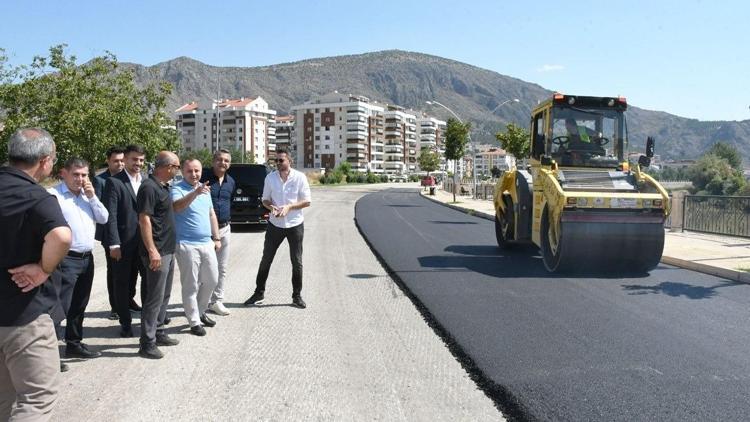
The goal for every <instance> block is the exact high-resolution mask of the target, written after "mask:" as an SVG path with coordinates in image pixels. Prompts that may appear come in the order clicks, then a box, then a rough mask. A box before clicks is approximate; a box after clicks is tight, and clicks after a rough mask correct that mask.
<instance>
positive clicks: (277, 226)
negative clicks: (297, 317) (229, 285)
mask: <svg viewBox="0 0 750 422" xmlns="http://www.w3.org/2000/svg"><path fill="white" fill-rule="evenodd" d="M263 206H264V207H266V208H267V209H268V210H270V211H271V215H270V218H269V220H268V228H267V229H266V239H265V242H264V243H263V258H262V259H261V261H260V267H258V275H257V276H256V279H255V292H254V293H253V295H252V296H250V298H249V299H247V300H246V301H245V305H256V304H259V303H261V302H262V301H263V299H264V298H265V297H264V294H265V290H266V280H267V279H268V272H269V270H270V269H271V263H272V262H273V258H274V256H276V251H277V250H278V249H279V246H280V245H281V242H283V241H284V239H287V241H288V242H289V255H290V258H291V261H292V304H293V305H294V306H296V307H298V308H301V309H304V308H306V307H307V305H306V304H305V301H303V300H302V240H303V237H304V233H305V227H304V217H303V215H302V209H303V208H307V207H309V206H310V185H309V183H308V182H307V177H306V176H305V175H304V174H303V173H302V172H300V171H297V170H295V169H293V168H292V162H291V156H290V154H289V151H288V150H287V149H285V148H279V149H278V150H277V151H276V171H274V172H272V173H270V174H269V175H268V176H266V179H265V182H264V184H263Z"/></svg>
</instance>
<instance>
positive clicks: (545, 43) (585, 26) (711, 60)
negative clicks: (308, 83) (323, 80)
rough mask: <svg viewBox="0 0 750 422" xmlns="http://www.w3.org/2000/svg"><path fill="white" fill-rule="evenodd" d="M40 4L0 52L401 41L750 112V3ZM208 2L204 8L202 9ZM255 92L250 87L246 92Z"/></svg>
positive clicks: (232, 50)
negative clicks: (66, 47) (62, 47)
mask: <svg viewBox="0 0 750 422" xmlns="http://www.w3.org/2000/svg"><path fill="white" fill-rule="evenodd" d="M212 3H214V2H189V1H182V2H161V1H132V0H131V1H111V0H100V1H71V2H63V1H47V0H39V1H34V2H3V3H2V4H0V16H3V18H4V19H3V24H2V25H0V48H4V49H5V50H6V54H8V55H9V56H10V59H11V62H12V63H14V64H21V63H29V62H30V60H31V58H32V57H33V56H34V55H35V54H45V53H46V51H47V49H48V48H49V47H50V46H51V45H55V44H59V43H67V44H68V45H69V51H70V52H72V53H74V54H75V55H76V56H77V57H78V58H79V61H86V60H88V59H90V58H91V57H93V56H96V55H100V54H102V53H103V52H104V51H105V50H109V51H112V52H113V53H115V54H116V55H117V57H118V59H119V60H121V61H129V62H136V63H141V64H146V65H152V64H155V63H159V62H162V61H166V60H169V59H172V58H174V57H178V56H189V57H192V58H194V59H197V60H200V61H202V62H205V63H208V64H211V65H216V66H262V65H270V64H277V63H284V62H291V61H296V60H301V59H307V58H314V57H325V56H337V55H344V54H357V53H364V52H370V51H379V50H387V49H401V50H408V51H418V52H422V53H427V54H434V55H437V56H441V57H446V58H450V59H454V60H458V61H462V62H465V63H468V64H471V65H475V66H479V67H482V68H486V69H490V70H493V71H496V72H498V73H501V74H504V75H508V76H512V77H516V78H519V79H522V80H525V81H528V82H533V83H537V84H539V85H541V86H543V87H545V88H548V89H551V90H558V91H561V92H567V93H575V94H582V95H623V96H625V97H627V98H628V102H629V103H630V104H633V105H636V106H638V107H642V108H647V109H651V110H662V111H666V112H669V113H672V114H677V115H680V116H684V117H690V118H696V119H700V120H746V119H750V108H748V106H750V95H748V93H749V91H750V54H748V53H749V51H750V35H748V34H749V33H750V30H749V29H748V28H750V26H749V25H748V23H749V22H748V20H750V2H747V1H735V0H730V1H718V2H712V1H697V0H682V1H673V0H666V1H658V0H651V1H641V0H629V1H618V2H611V1H589V0H583V1H568V2H562V1H546V0H538V1H535V2H526V1H523V2H522V1H502V0H498V1H463V2H461V1H445V0H434V1H421V0H412V1H390V0H385V1H378V0H369V1H356V0H350V1H334V0H321V1H310V0H307V1H302V0H300V1H297V0H287V1H234V2H231V1H230V2H217V3H216V5H211V4H212ZM208 5H211V6H210V7H209V6H208ZM248 95H252V93H248Z"/></svg>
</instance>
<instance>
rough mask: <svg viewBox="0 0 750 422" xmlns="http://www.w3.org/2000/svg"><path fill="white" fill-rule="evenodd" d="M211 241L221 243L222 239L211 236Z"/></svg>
mask: <svg viewBox="0 0 750 422" xmlns="http://www.w3.org/2000/svg"><path fill="white" fill-rule="evenodd" d="M211 240H213V241H214V242H220V241H221V238H220V237H213V236H211Z"/></svg>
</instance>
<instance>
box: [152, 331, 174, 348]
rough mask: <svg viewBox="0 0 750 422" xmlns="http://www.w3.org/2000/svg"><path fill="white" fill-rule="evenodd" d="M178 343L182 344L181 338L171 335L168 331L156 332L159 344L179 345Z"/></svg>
mask: <svg viewBox="0 0 750 422" xmlns="http://www.w3.org/2000/svg"><path fill="white" fill-rule="evenodd" d="M178 344H180V340H177V339H176V338H172V337H169V336H168V335H167V334H166V333H156V345H157V346H177V345H178Z"/></svg>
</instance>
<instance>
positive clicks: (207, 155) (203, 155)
mask: <svg viewBox="0 0 750 422" xmlns="http://www.w3.org/2000/svg"><path fill="white" fill-rule="evenodd" d="M187 159H190V160H198V161H200V162H201V164H202V165H203V167H205V168H208V167H211V165H212V164H213V153H212V152H211V151H209V150H208V149H207V148H203V149H199V150H195V151H183V152H182V153H181V154H180V162H183V161H185V160H187Z"/></svg>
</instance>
